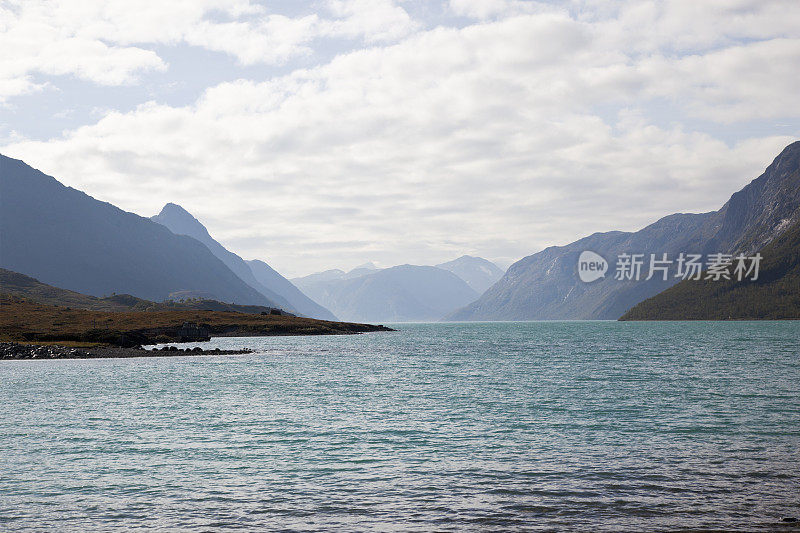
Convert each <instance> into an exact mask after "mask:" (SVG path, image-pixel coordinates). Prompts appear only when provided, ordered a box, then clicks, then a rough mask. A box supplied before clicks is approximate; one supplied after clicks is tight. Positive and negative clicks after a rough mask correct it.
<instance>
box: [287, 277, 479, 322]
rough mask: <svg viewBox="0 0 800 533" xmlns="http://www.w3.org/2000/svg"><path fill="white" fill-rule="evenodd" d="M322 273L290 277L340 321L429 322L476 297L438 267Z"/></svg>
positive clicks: (463, 284) (462, 281)
mask: <svg viewBox="0 0 800 533" xmlns="http://www.w3.org/2000/svg"><path fill="white" fill-rule="evenodd" d="M349 274H350V273H344V272H342V271H335V272H332V271H328V272H327V273H325V275H321V274H312V275H311V276H306V277H304V278H297V279H295V280H294V281H295V283H297V284H298V286H299V287H301V288H302V289H303V290H304V291H305V292H306V293H307V294H309V295H310V296H311V297H312V298H314V299H315V300H317V301H319V302H321V303H322V304H323V305H325V306H326V307H328V308H329V309H331V310H333V312H334V313H335V314H336V316H338V317H339V318H341V319H342V320H369V321H372V322H406V321H433V320H438V319H440V318H441V317H442V316H444V315H445V314H447V313H449V312H451V311H452V310H454V309H457V308H459V307H461V306H463V305H465V304H467V303H468V302H471V301H473V300H474V299H475V298H477V297H478V293H477V292H475V291H474V290H473V289H471V288H470V287H469V285H467V284H466V282H465V281H464V280H462V279H461V278H459V277H458V276H456V275H455V274H453V273H452V272H448V271H446V270H443V269H441V268H436V267H432V266H413V265H402V266H396V267H392V268H386V269H382V270H373V269H371V270H370V272H369V273H367V274H365V275H361V276H355V277H350V276H349Z"/></svg>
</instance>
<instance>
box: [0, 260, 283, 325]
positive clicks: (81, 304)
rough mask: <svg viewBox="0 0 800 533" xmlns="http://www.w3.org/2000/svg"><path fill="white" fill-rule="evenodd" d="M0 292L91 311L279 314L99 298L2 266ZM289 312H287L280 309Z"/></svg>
mask: <svg viewBox="0 0 800 533" xmlns="http://www.w3.org/2000/svg"><path fill="white" fill-rule="evenodd" d="M0 294H4V295H10V296H14V297H17V298H24V299H25V300H27V301H32V302H36V303H39V304H44V305H55V306H60V307H65V308H68V309H69V308H72V309H86V310H90V311H188V310H200V311H222V312H229V313H250V314H262V313H268V314H273V315H274V314H276V312H275V311H276V309H275V308H270V307H263V306H259V305H236V304H229V303H225V302H218V301H216V300H201V299H192V300H184V301H180V302H177V301H174V300H165V301H164V302H161V303H157V302H151V301H149V300H144V299H142V298H137V297H135V296H131V295H130V294H113V295H111V296H105V297H103V298H98V297H96V296H89V295H88V294H81V293H79V292H75V291H69V290H67V289H60V288H58V287H53V286H52V285H47V284H46V283H42V282H41V281H39V280H38V279H35V278H32V277H30V276H26V275H25V274H20V273H18V272H12V271H10V270H6V269H4V268H0ZM280 314H282V315H286V314H287V313H285V312H282V311H281V312H280Z"/></svg>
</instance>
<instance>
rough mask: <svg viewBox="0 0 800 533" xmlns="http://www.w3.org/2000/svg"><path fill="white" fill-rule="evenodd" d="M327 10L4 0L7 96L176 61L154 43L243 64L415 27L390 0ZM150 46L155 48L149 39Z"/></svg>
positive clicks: (392, 35) (124, 76) (338, 1)
mask: <svg viewBox="0 0 800 533" xmlns="http://www.w3.org/2000/svg"><path fill="white" fill-rule="evenodd" d="M327 14H329V15H330V18H326V17H320V16H319V15H318V14H316V13H310V14H307V15H301V16H295V17H289V16H284V15H280V14H275V13H269V12H268V11H267V10H266V9H265V8H264V7H262V6H261V5H260V4H257V3H251V2H250V1H249V0H237V1H233V2H229V1H227V0H190V1H189V0H183V1H171V2H163V1H159V0H142V1H137V2H129V1H124V0H112V1H99V0H98V1H93V2H92V1H87V0H80V1H78V0H24V1H23V0H9V1H8V2H6V3H5V4H3V5H1V6H0V49H1V50H4V51H6V53H4V54H2V55H1V56H0V102H2V101H3V100H7V99H8V98H10V97H13V96H18V95H20V94H25V93H28V92H31V91H33V90H36V89H41V88H42V87H43V85H42V84H41V83H36V82H35V81H33V77H34V75H36V74H44V75H50V76H54V75H72V76H75V77H78V78H81V79H84V80H88V81H91V82H94V83H97V84H101V85H122V84H128V83H132V82H135V81H136V80H137V79H138V78H139V76H140V75H141V74H143V73H146V72H152V71H163V70H165V69H166V68H167V64H166V63H165V62H164V61H163V59H162V58H160V57H159V56H158V54H157V53H156V52H155V51H154V50H152V49H150V48H152V46H154V45H170V46H175V45H179V44H185V45H189V46H196V47H201V48H204V49H207V50H213V51H217V52H223V53H226V54H229V55H231V56H233V57H235V58H236V60H237V61H238V62H239V63H240V64H242V65H254V64H266V65H277V64H283V63H285V62H286V61H288V60H289V59H292V58H295V57H299V56H307V55H310V54H311V53H312V52H313V50H312V48H311V47H310V45H311V43H312V42H314V41H315V40H317V39H323V38H350V39H363V40H364V41H365V42H369V43H372V42H386V41H391V40H394V39H397V38H400V37H403V36H405V35H407V34H408V33H409V32H410V31H412V30H413V29H414V28H415V23H414V22H413V21H412V20H411V18H410V17H409V16H408V14H407V13H406V12H405V11H404V10H403V8H401V7H399V6H396V5H394V3H392V2H391V1H390V0H331V1H330V2H329V4H328V9H327ZM148 47H150V48H148Z"/></svg>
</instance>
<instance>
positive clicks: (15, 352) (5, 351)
mask: <svg viewBox="0 0 800 533" xmlns="http://www.w3.org/2000/svg"><path fill="white" fill-rule="evenodd" d="M244 353H251V350H220V349H218V348H216V349H214V350H203V349H202V348H199V347H198V348H183V349H181V348H177V347H175V346H168V347H164V348H160V349H154V350H145V349H143V348H120V347H117V346H101V347H96V348H71V347H69V346H58V345H39V344H18V343H16V342H2V343H0V360H9V359H107V358H122V357H170V356H177V355H233V354H244Z"/></svg>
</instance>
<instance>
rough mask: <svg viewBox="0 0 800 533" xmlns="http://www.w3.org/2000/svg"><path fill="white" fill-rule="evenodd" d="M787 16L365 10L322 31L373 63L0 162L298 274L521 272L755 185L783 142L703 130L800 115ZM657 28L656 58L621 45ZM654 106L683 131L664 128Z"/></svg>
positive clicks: (641, 10) (349, 58) (112, 116)
mask: <svg viewBox="0 0 800 533" xmlns="http://www.w3.org/2000/svg"><path fill="white" fill-rule="evenodd" d="M778 4H780V2H764V3H763V4H758V5H756V4H752V3H745V2H741V1H740V2H738V3H737V4H731V5H734V7H736V9H728V8H726V7H724V6H722V5H721V4H714V5H715V6H716V9H717V11H714V13H716V16H718V17H719V20H720V21H723V22H725V21H729V19H730V24H718V25H715V24H713V23H712V22H703V24H704V25H705V26H704V27H705V29H704V31H708V32H711V33H713V35H708V36H706V37H704V38H703V39H698V38H694V37H692V36H691V35H689V33H690V32H687V31H685V30H684V29H682V28H681V27H680V25H679V24H676V23H674V22H672V20H673V18H674V17H679V15H678V14H677V13H683V15H680V16H684V17H689V13H691V11H685V10H687V9H689V4H688V3H681V2H669V3H667V7H668V8H669V9H667V11H664V10H663V9H662V8H661V7H658V5H657V4H649V3H647V4H642V3H637V4H627V6H628V7H627V8H626V9H618V8H617V7H615V6H616V5H617V4H616V3H608V4H601V3H596V4H593V7H592V9H591V10H589V8H587V9H583V10H578V11H573V12H570V11H569V10H567V9H560V8H556V9H552V8H543V7H542V6H536V7H537V10H536V12H532V13H520V12H517V11H511V12H503V13H501V12H496V14H494V15H492V17H494V18H492V19H490V20H480V21H476V22H475V23H474V24H470V25H467V26H465V27H462V28H454V27H443V26H437V27H434V28H432V29H428V30H422V29H420V28H419V27H414V28H415V29H410V28H412V26H409V24H411V25H413V21H412V22H409V20H410V19H409V20H405V19H404V17H403V16H402V15H401V14H399V12H397V11H395V10H393V9H392V5H390V4H379V3H375V4H373V5H374V6H378V7H376V9H377V10H378V12H379V13H385V14H386V15H385V17H384V16H377V15H376V16H375V17H374V18H373V17H371V16H370V17H367V18H369V19H370V21H371V24H372V23H374V24H372V25H371V26H370V27H369V28H367V27H365V26H364V25H363V24H364V22H363V21H362V22H358V23H355V22H353V25H352V26H347V25H346V24H344V23H342V24H340V25H338V26H336V25H333V26H330V25H329V26H327V28H328V30H326V31H330V32H334V33H335V32H338V34H339V35H341V36H349V35H356V34H359V35H362V36H365V37H364V41H365V42H367V41H369V42H370V45H369V47H368V48H363V49H356V50H352V51H348V52H346V53H342V54H339V55H338V56H336V57H335V58H334V59H332V60H331V61H330V62H328V63H326V64H322V65H318V66H314V67H310V68H302V69H295V70H292V71H291V72H289V73H288V74H285V75H281V76H277V77H273V78H270V79H268V80H267V81H261V82H257V81H253V80H247V79H241V80H236V81H230V82H226V83H221V84H218V85H216V86H214V87H210V88H208V89H207V90H206V91H205V92H204V93H203V95H202V96H201V97H200V98H199V99H198V100H197V101H196V102H194V103H193V104H192V105H188V106H181V107H173V106H169V105H165V104H163V103H155V102H149V103H143V104H141V105H140V106H138V107H137V108H136V109H134V110H133V111H130V112H126V113H120V112H111V113H109V114H107V115H106V116H104V117H103V118H102V119H100V120H99V121H98V122H96V123H93V124H89V125H85V126H83V127H80V128H77V129H75V130H72V131H69V132H67V133H66V134H65V135H64V136H62V137H60V138H55V139H50V140H47V141H17V142H14V143H13V144H9V145H7V146H6V147H4V148H3V149H2V151H3V153H6V154H8V155H12V156H14V157H21V158H23V159H25V160H26V161H28V162H29V163H31V164H33V165H34V166H36V167H39V168H41V169H42V170H44V171H46V172H49V173H51V174H53V175H55V176H57V177H58V178H59V179H62V180H63V181H64V182H66V183H67V184H69V185H72V186H75V187H78V188H81V189H84V190H86V191H88V192H89V193H90V194H94V195H97V196H98V197H100V198H101V199H103V200H107V201H112V202H113V203H115V204H117V205H120V206H121V207H123V208H125V209H129V210H133V211H135V212H138V213H140V214H143V215H149V214H152V213H154V212H157V211H158V209H160V207H161V204H163V203H165V202H166V201H175V202H177V203H180V204H181V205H183V206H184V207H186V208H187V209H189V210H190V211H191V212H192V213H194V214H195V215H196V216H198V217H199V218H200V219H201V220H202V221H204V222H206V223H207V224H208V225H209V227H210V230H211V232H212V234H214V235H215V236H216V237H219V238H220V240H221V241H222V242H223V243H225V244H233V245H234V246H232V247H234V249H235V250H236V251H237V252H239V253H241V254H242V255H244V256H246V257H248V258H262V259H265V260H267V261H270V262H271V263H272V264H274V266H276V267H277V268H279V269H281V270H284V271H285V272H287V273H288V274H299V273H307V272H308V271H312V270H321V269H324V268H333V267H347V266H354V265H356V264H360V263H363V262H364V261H365V260H376V261H379V262H381V263H382V264H397V263H406V262H411V263H435V262H440V261H442V260H446V259H451V258H452V257H454V256H457V255H461V254H462V253H471V254H477V255H483V256H488V257H490V258H519V257H521V256H523V255H527V254H529V253H532V252H535V251H536V250H538V249H540V248H541V247H543V246H546V245H550V244H559V243H565V242H569V241H570V240H574V239H576V238H578V237H580V236H583V235H585V234H587V233H591V232H594V231H604V230H611V229H637V228H639V227H641V226H643V225H644V224H647V223H650V222H652V221H654V220H655V219H656V218H658V217H660V216H662V215H666V214H668V213H671V212H675V211H706V210H710V209H716V208H718V207H719V206H721V205H722V203H724V201H725V200H726V199H727V197H728V196H729V195H730V194H731V193H732V192H734V191H735V190H737V189H739V188H740V187H741V186H743V185H744V184H745V183H746V182H747V181H749V179H752V178H753V177H755V176H756V175H758V173H759V172H760V171H761V170H763V168H764V167H765V166H766V165H767V164H768V163H769V162H770V160H771V158H772V157H774V155H775V154H777V152H778V151H779V150H780V149H781V148H782V147H783V146H784V145H786V144H788V143H789V142H790V141H791V140H793V139H792V137H790V136H786V135H779V134H765V135H762V136H760V137H759V136H748V135H744V136H743V140H740V141H738V142H736V143H732V144H729V143H727V142H723V141H722V140H720V139H719V138H716V137H715V136H714V135H713V134H712V133H707V132H702V131H698V130H697V129H695V127H694V122H693V121H694V120H696V119H698V118H702V119H703V120H708V121H712V122H714V123H718V124H736V123H737V121H742V120H761V119H768V118H773V117H779V118H781V119H786V118H792V117H794V118H797V117H798V114H800V111H799V110H798V109H797V107H796V106H794V105H792V101H793V99H795V98H796V96H795V92H796V91H795V88H794V86H793V83H792V76H793V74H794V73H795V72H797V69H796V62H797V49H798V47H797V42H796V41H797V39H798V37H800V35H797V31H798V30H792V29H791V28H789V27H788V25H786V24H783V23H782V22H779V21H777V22H776V24H775V26H774V28H773V30H772V33H771V32H770V29H769V28H768V27H767V25H766V24H765V23H763V21H764V20H766V18H765V17H768V15H767V14H769V13H773V10H774V9H775V6H776V5H778ZM359 5H361V4H356V3H352V4H347V5H345V4H343V3H341V4H336V5H334V4H330V6H332V9H333V10H334V12H335V13H334V15H332V17H333V19H336V20H350V19H349V17H358V16H359V14H360V13H362V11H361V10H359V9H358V8H357V6H359ZM381 5H383V7H381ZM464 5H466V4H464ZM640 5H644V7H638V6H640ZM248 6H249V5H244V7H242V9H246V8H248ZM348 6H349V7H348ZM451 6H452V3H451ZM462 7H463V6H462ZM656 8H657V9H656ZM248 9H249V8H248ZM464 9H466V8H464ZM653 9H655V11H653ZM664 9H666V8H664ZM697 9H699V10H700V11H701V12H705V11H703V10H705V9H706V8H705V7H698V8H697ZM337 10H338V11H337ZM681 10H684V11H681ZM737 10H738V11H737ZM790 11H791V10H790ZM796 11H797V9H794V10H793V12H792V13H784V14H783V15H782V16H781V19H792V18H793V17H794V15H795V13H794V12H796ZM765 13H767V14H765ZM259 16H260V15H259ZM770 16H775V15H770ZM739 18H742V19H743V20H749V21H751V22H753V23H754V25H755V26H754V27H749V26H748V25H747V24H744V23H741V24H738V23H736V21H737V20H738V19H739ZM292 20H294V21H297V20H303V17H299V18H295V19H292ZM324 20H331V19H327V18H324V17H319V18H318V19H315V20H314V21H308V23H309V25H310V26H317V27H318V28H321V27H324V24H323V23H322V21H324ZM648 20H650V21H651V22H648V24H650V25H651V28H652V29H653V31H654V36H653V41H652V42H650V43H649V44H648V43H643V42H637V41H635V40H632V39H631V38H629V37H627V36H626V29H628V28H631V27H632V26H635V25H636V21H648ZM380 21H384V22H380ZM392 21H394V22H392ZM687 23H689V21H687ZM737 24H738V25H737ZM690 26H691V24H690ZM798 27H800V26H798ZM331 28H333V29H331ZM345 28H350V29H345ZM352 28H357V29H352ZM392 28H399V29H392ZM215 31H216V30H215ZM297 31H298V34H303V33H304V32H305V31H306V30H305V29H302V28H301V29H299V30H297ZM320 31H321V30H320ZM409 31H411V33H409V34H407V35H406V33H407V32H409ZM351 32H352V33H351ZM793 32H794V33H793ZM242 33H243V34H245V33H247V32H246V31H245V30H243V31H242ZM176 35H177V34H176ZM180 35H184V34H180ZM367 35H371V36H372V37H366V36H367ZM402 35H406V36H405V37H401V36H402ZM668 35H672V36H673V37H675V39H676V40H675V41H674V43H680V46H678V47H676V46H674V45H673V44H672V43H673V41H671V40H670V39H669V38H668V37H666V36H668ZM682 36H683V37H682ZM184 38H185V37H183V36H176V37H175V39H184ZM386 39H388V42H384V40H386ZM287 41H292V39H291V38H288V39H287ZM220 42H225V39H224V38H223V37H220ZM208 46H212V45H208ZM220 46H222V45H220ZM677 48H680V49H681V50H683V51H681V52H676V49H677ZM258 49H259V46H258V44H254V45H253V48H252V50H253V51H252V52H247V51H245V50H242V51H239V53H240V54H242V55H243V57H245V58H247V57H253V58H255V57H257V56H258V52H257V50H258ZM249 54H252V56H251V55H249ZM767 59H768V60H767ZM743 73H753V74H754V75H753V76H752V77H749V76H747V75H743ZM764 80H769V82H768V83H767V82H765V81H764ZM760 87H761V90H759V88H760ZM664 102H666V103H667V104H664ZM663 105H668V106H669V110H670V113H671V120H670V121H667V122H664V121H660V122H657V121H654V119H653V117H652V114H653V106H663ZM798 133H800V132H798Z"/></svg>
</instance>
